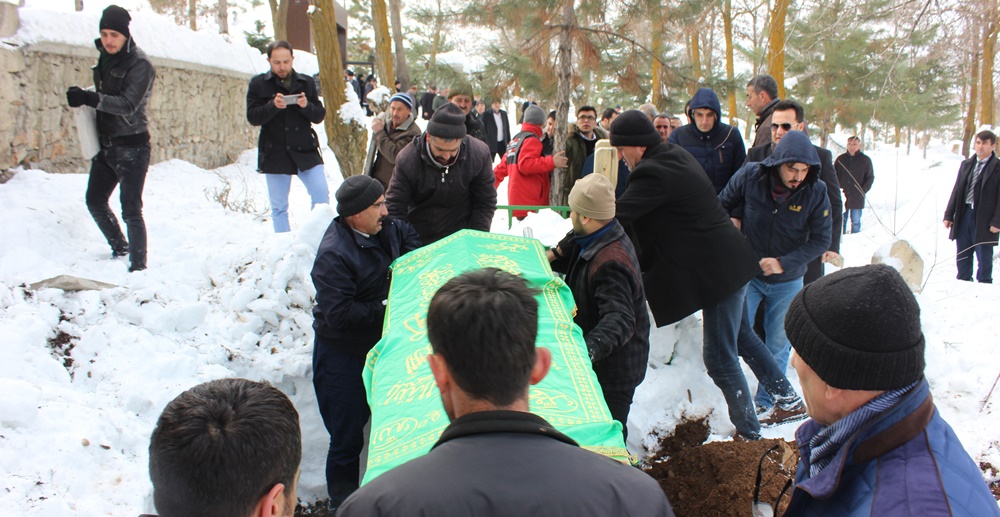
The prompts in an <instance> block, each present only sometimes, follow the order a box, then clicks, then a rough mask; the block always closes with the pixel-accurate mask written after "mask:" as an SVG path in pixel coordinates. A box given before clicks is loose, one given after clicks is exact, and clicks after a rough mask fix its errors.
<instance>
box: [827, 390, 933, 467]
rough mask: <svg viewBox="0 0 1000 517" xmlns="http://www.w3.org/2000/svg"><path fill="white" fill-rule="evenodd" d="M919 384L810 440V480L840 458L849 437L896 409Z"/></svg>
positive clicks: (862, 409) (871, 404)
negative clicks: (900, 400) (883, 414)
mask: <svg viewBox="0 0 1000 517" xmlns="http://www.w3.org/2000/svg"><path fill="white" fill-rule="evenodd" d="M919 382H920V381H917V382H914V383H913V384H910V385H909V386H907V387H905V388H902V389H898V390H892V391H887V392H885V393H883V394H881V395H879V396H877V397H875V398H873V399H871V400H869V401H868V402H867V403H866V404H865V405H863V406H861V407H859V408H858V409H855V410H854V411H852V412H851V413H850V414H849V415H847V416H845V417H844V418H841V419H840V420H837V421H836V422H834V423H833V424H832V425H829V426H827V427H824V428H823V429H822V430H821V431H820V432H819V433H816V436H813V437H812V439H811V440H809V447H810V450H811V451H812V452H811V453H810V458H809V477H810V478H815V477H816V476H818V475H819V473H820V472H822V471H823V469H825V468H826V467H827V466H829V465H830V463H831V462H832V461H833V459H834V457H836V456H837V452H838V451H840V449H841V447H842V446H843V445H844V444H845V443H846V442H847V440H848V439H850V437H852V436H854V434H855V433H857V432H858V431H859V430H860V429H861V428H862V427H864V426H865V425H866V424H868V423H869V422H871V421H872V420H874V419H875V418H877V417H878V416H879V415H881V414H882V413H885V412H886V411H888V410H889V409H890V408H892V407H893V406H895V405H896V403H897V402H899V399H901V398H903V396H904V395H906V393H907V392H909V391H910V390H911V389H913V387H914V386H916V385H917V384H918V383H919Z"/></svg>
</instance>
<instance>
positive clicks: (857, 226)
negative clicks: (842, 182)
mask: <svg viewBox="0 0 1000 517" xmlns="http://www.w3.org/2000/svg"><path fill="white" fill-rule="evenodd" d="M847 219H850V220H851V233H858V232H860V231H861V209H860V208H848V209H846V210H844V232H843V233H845V234H846V233H847Z"/></svg>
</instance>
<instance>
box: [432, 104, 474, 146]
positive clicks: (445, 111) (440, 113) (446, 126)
mask: <svg viewBox="0 0 1000 517" xmlns="http://www.w3.org/2000/svg"><path fill="white" fill-rule="evenodd" d="M427 134H429V135H433V136H436V137H438V138H444V139H445V140H456V139H459V138H463V137H465V113H462V108H459V107H458V106H456V105H454V104H452V103H450V102H449V103H447V104H445V105H444V106H441V107H440V108H438V109H436V110H434V115H431V121H430V122H428V123H427Z"/></svg>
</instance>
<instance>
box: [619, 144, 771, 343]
mask: <svg viewBox="0 0 1000 517" xmlns="http://www.w3.org/2000/svg"><path fill="white" fill-rule="evenodd" d="M615 216H616V218H617V219H618V221H619V222H620V223H622V225H624V226H625V229H626V231H627V232H628V234H629V237H631V238H632V243H633V244H634V245H635V247H636V250H637V252H638V256H639V265H640V266H641V267H642V279H643V285H644V287H645V289H646V297H647V299H648V300H649V308H650V310H651V311H652V312H653V318H654V319H655V320H656V325H657V326H658V327H662V326H664V325H669V324H671V323H673V322H675V321H678V320H680V319H681V318H684V317H685V316H687V315H689V314H691V313H693V312H695V311H697V310H700V309H702V308H704V307H707V306H709V305H712V304H714V303H716V302H718V301H719V300H720V299H721V298H722V297H724V296H726V295H729V294H732V293H733V292H734V291H736V290H737V289H739V288H741V287H743V286H744V285H745V284H746V283H747V282H749V281H750V279H751V278H753V277H754V276H755V275H756V274H757V273H759V272H760V266H759V265H758V264H757V258H756V256H755V255H754V252H753V249H752V248H751V247H750V244H748V243H747V241H746V239H744V238H743V236H742V235H741V234H740V232H739V230H737V229H736V227H735V226H733V223H732V221H730V220H729V215H728V214H726V211H725V210H723V209H722V205H720V204H719V198H718V196H717V195H716V193H715V188H714V187H713V186H712V183H711V182H710V181H709V180H708V176H706V175H705V172H704V171H703V170H702V168H701V166H700V165H698V162H696V161H695V160H694V158H693V157H692V156H691V154H690V153H688V152H687V151H685V150H684V149H682V148H681V147H680V146H677V145H674V144H670V143H666V144H660V145H657V146H655V147H650V148H648V149H646V152H645V154H643V156H642V159H641V160H640V161H639V163H638V164H637V165H636V166H635V168H633V169H632V172H631V173H630V174H629V178H628V187H627V188H626V189H625V193H624V194H622V197H620V198H618V201H617V212H616V214H615Z"/></svg>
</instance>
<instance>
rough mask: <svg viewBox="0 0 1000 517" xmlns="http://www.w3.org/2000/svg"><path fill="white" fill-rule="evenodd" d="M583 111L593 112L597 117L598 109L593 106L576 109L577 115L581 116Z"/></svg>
mask: <svg viewBox="0 0 1000 517" xmlns="http://www.w3.org/2000/svg"><path fill="white" fill-rule="evenodd" d="M581 111H593V112H594V115H597V108H595V107H593V106H580V107H579V108H577V109H576V115H577V116H580V112H581Z"/></svg>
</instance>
